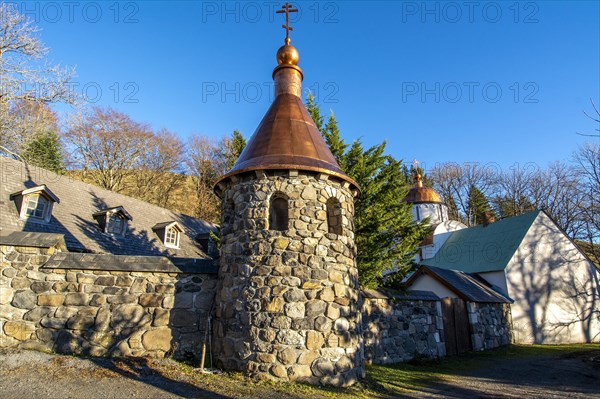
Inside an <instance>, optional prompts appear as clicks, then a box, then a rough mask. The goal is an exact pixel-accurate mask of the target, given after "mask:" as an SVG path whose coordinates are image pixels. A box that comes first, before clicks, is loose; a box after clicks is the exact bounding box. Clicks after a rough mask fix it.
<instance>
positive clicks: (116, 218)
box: [92, 206, 132, 236]
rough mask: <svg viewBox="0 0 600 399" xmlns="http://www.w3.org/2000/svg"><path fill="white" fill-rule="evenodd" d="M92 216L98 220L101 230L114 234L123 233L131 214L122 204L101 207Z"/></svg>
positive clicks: (119, 234)
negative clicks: (106, 207) (112, 206)
mask: <svg viewBox="0 0 600 399" xmlns="http://www.w3.org/2000/svg"><path fill="white" fill-rule="evenodd" d="M92 216H93V217H94V219H96V220H97V221H98V225H99V226H100V229H101V230H102V231H104V232H105V233H108V234H112V235H115V236H122V235H124V234H125V232H126V231H127V221H128V220H132V217H131V215H130V214H129V213H127V211H126V210H125V208H123V207H122V206H117V207H114V208H108V209H103V210H101V211H98V212H96V213H94V214H93V215H92Z"/></svg>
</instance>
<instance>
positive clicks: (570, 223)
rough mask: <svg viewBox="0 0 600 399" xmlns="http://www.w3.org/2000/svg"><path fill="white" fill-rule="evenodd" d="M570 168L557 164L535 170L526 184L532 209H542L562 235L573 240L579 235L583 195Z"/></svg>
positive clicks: (566, 165)
mask: <svg viewBox="0 0 600 399" xmlns="http://www.w3.org/2000/svg"><path fill="white" fill-rule="evenodd" d="M579 185H580V181H579V178H578V174H577V172H576V170H575V169H574V168H573V166H571V165H568V164H565V163H564V162H559V161H556V162H554V163H552V164H550V165H549V166H548V168H547V169H545V170H539V171H537V172H536V173H535V174H534V175H533V176H532V177H531V181H530V183H529V186H530V188H529V190H530V194H529V197H530V200H531V203H532V204H533V206H534V208H535V209H544V210H545V211H546V212H548V214H549V215H550V216H551V217H552V218H553V219H554V221H555V222H556V223H557V224H558V225H559V227H560V228H562V229H563V230H564V231H565V233H566V234H567V235H568V236H569V237H571V238H575V237H577V235H578V234H579V233H580V231H581V228H582V224H581V216H580V212H581V206H582V194H581V191H580V189H579Z"/></svg>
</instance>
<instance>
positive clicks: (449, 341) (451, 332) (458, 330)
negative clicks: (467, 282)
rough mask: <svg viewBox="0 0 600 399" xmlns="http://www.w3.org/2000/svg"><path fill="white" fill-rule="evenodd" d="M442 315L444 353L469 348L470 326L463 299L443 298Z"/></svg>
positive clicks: (455, 352) (453, 353)
mask: <svg viewBox="0 0 600 399" xmlns="http://www.w3.org/2000/svg"><path fill="white" fill-rule="evenodd" d="M442 317H443V319H444V339H445V341H446V354H447V355H448V356H452V355H458V354H459V353H463V352H467V351H469V350H471V327H470V325H469V316H468V314H467V304H466V303H465V301H463V300H462V299H460V298H449V297H446V298H443V299H442Z"/></svg>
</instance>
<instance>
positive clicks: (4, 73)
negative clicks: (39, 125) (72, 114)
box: [0, 2, 75, 104]
mask: <svg viewBox="0 0 600 399" xmlns="http://www.w3.org/2000/svg"><path fill="white" fill-rule="evenodd" d="M38 32H39V29H38V28H37V27H35V26H34V25H33V23H32V21H31V20H30V19H29V18H27V17H25V16H24V15H23V14H21V13H19V12H18V11H17V9H16V7H15V6H14V5H13V4H10V3H4V2H2V3H0V76H1V77H2V79H1V82H0V103H1V104H6V103H8V102H10V101H14V100H30V101H38V102H44V103H51V102H67V103H73V102H74V101H75V98H74V97H73V93H72V90H70V87H69V82H70V81H71V79H72V78H73V76H74V73H75V72H74V70H73V69H70V68H64V67H61V66H58V65H52V64H50V63H48V62H47V61H45V57H46V55H47V54H48V48H47V47H45V46H44V44H43V43H42V42H41V40H40V38H39V36H38Z"/></svg>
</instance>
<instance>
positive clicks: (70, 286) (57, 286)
mask: <svg viewBox="0 0 600 399" xmlns="http://www.w3.org/2000/svg"><path fill="white" fill-rule="evenodd" d="M52 289H53V290H54V291H56V292H77V290H78V286H77V284H75V283H69V282H66V281H59V282H57V283H54V285H53V286H52Z"/></svg>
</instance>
